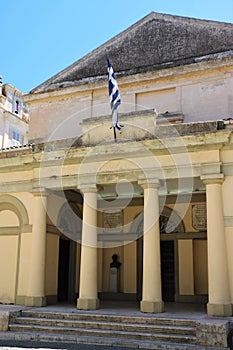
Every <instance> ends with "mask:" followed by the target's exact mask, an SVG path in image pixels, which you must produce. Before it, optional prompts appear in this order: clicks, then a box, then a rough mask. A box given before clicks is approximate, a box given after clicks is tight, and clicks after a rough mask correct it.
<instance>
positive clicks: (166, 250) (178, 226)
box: [136, 207, 185, 301]
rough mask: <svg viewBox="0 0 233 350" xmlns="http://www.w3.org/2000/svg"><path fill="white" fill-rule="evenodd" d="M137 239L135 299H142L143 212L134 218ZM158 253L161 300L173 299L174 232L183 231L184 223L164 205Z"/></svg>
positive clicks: (174, 285)
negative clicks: (159, 256)
mask: <svg viewBox="0 0 233 350" xmlns="http://www.w3.org/2000/svg"><path fill="white" fill-rule="evenodd" d="M136 223H137V228H136V232H137V235H138V237H139V238H138V241H137V257H138V259H137V299H138V300H141V299H142V274H143V264H142V261H143V213H141V214H140V215H139V216H138V218H137V219H136ZM159 224H160V254H161V280H162V298H163V301H175V294H176V291H177V289H178V286H177V280H178V276H177V272H176V271H177V268H176V266H177V264H178V262H177V240H176V235H175V234H176V233H183V232H185V228H184V224H183V221H182V220H181V218H180V217H179V215H178V214H176V213H175V212H174V211H173V210H172V209H171V208H169V207H164V208H163V210H162V212H161V214H160V217H159Z"/></svg>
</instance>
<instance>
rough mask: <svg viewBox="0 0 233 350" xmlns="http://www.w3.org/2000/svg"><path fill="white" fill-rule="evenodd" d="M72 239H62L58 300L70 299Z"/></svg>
mask: <svg viewBox="0 0 233 350" xmlns="http://www.w3.org/2000/svg"><path fill="white" fill-rule="evenodd" d="M69 261H70V241H69V240H65V239H60V247H59V265H58V293H57V299H58V301H67V300H68V284H69Z"/></svg>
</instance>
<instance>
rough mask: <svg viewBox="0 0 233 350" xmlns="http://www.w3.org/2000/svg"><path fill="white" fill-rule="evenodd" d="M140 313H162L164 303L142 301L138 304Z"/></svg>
mask: <svg viewBox="0 0 233 350" xmlns="http://www.w3.org/2000/svg"><path fill="white" fill-rule="evenodd" d="M140 311H141V312H150V313H158V312H164V302H163V301H147V300H142V301H141V303H140Z"/></svg>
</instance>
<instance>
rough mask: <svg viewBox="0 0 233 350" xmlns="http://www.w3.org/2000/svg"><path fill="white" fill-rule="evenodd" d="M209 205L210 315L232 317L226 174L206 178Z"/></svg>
mask: <svg viewBox="0 0 233 350" xmlns="http://www.w3.org/2000/svg"><path fill="white" fill-rule="evenodd" d="M201 179H202V181H203V182H204V183H205V185H206V201H207V239H208V282H209V302H208V305H207V312H208V315H212V316H231V315H232V307H231V302H230V291H229V280H228V267H227V251H226V242H225V231H224V214H223V201H222V183H223V181H224V178H223V174H216V175H215V174H214V175H203V176H202V177H201Z"/></svg>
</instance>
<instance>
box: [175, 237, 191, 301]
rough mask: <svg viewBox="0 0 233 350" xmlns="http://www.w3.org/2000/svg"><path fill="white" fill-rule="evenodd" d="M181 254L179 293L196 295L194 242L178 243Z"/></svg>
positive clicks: (183, 241)
mask: <svg viewBox="0 0 233 350" xmlns="http://www.w3.org/2000/svg"><path fill="white" fill-rule="evenodd" d="M178 254H179V293H180V294H181V295H194V276H193V242H192V240H189V239H187V240H181V239H180V240H179V241H178Z"/></svg>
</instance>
